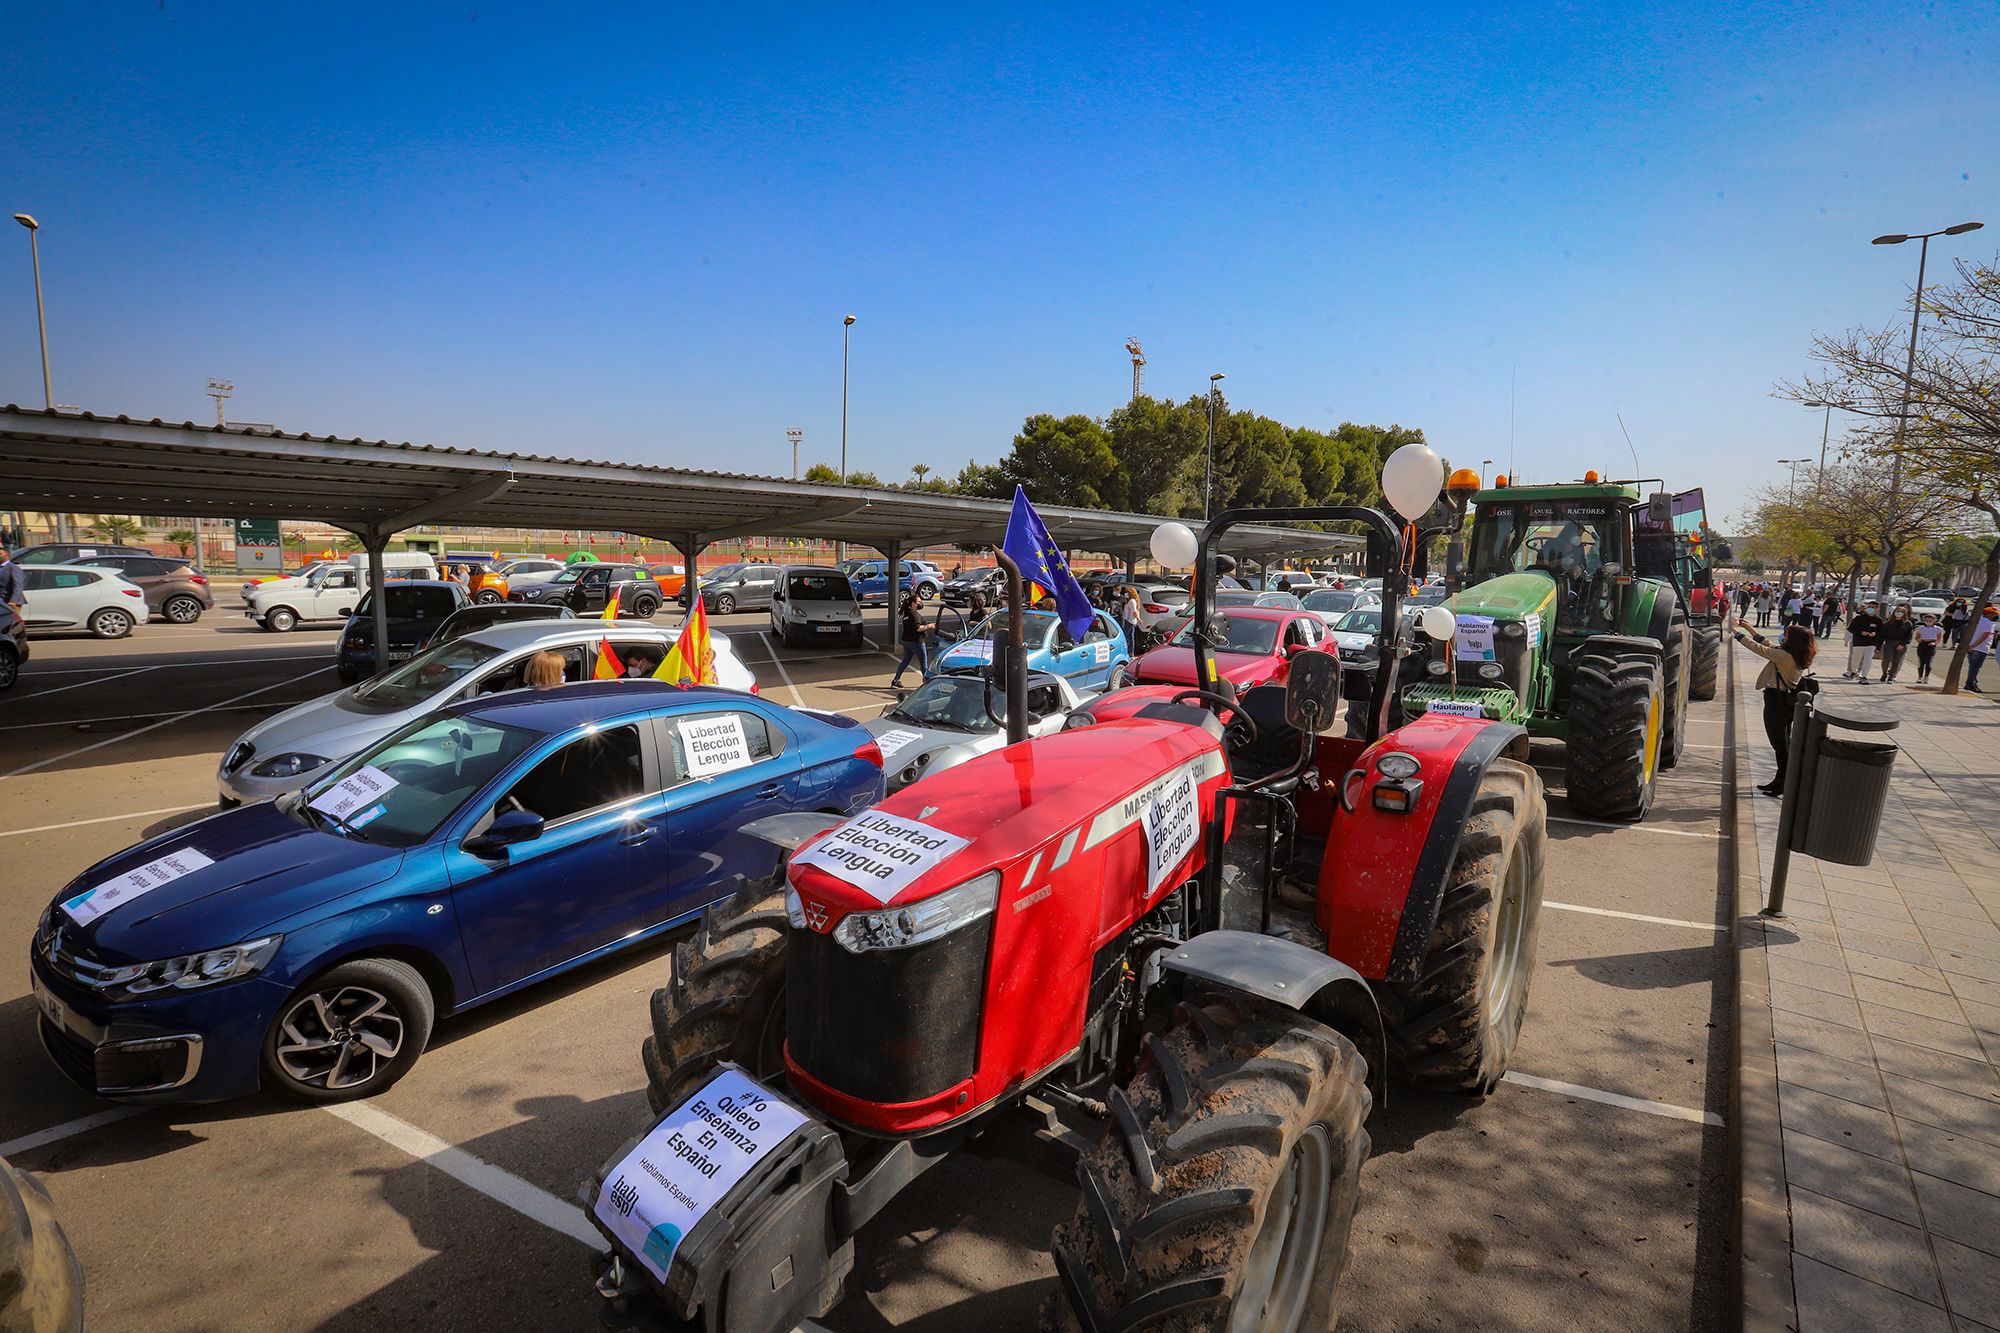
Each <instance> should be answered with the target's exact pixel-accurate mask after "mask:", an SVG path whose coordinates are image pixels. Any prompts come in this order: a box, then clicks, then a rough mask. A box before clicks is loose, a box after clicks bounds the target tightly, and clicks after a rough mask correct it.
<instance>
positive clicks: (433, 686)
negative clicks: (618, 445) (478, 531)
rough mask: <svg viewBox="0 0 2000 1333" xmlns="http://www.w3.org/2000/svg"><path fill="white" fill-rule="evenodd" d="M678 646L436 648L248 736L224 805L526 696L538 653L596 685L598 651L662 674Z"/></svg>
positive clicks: (557, 625) (603, 627) (576, 641)
mask: <svg viewBox="0 0 2000 1333" xmlns="http://www.w3.org/2000/svg"><path fill="white" fill-rule="evenodd" d="M677 637H678V630H667V629H663V628H660V627H658V626H654V625H646V624H640V623H630V624H628V623H626V622H624V621H614V622H612V623H611V624H603V623H593V622H591V621H577V620H531V621H524V622H518V623H515V624H511V625H495V626H493V627H492V628H490V629H484V630H480V631H479V632H478V633H476V634H467V635H465V636H464V637H462V638H457V639H453V640H452V641H451V642H449V643H442V644H438V645H437V646H436V647H433V648H428V649H425V650H424V651H423V652H421V653H419V654H417V655H416V656H415V657H413V658H411V659H410V660H409V661H407V662H404V663H402V664H400V665H399V666H397V667H396V668H395V669H394V670H393V671H391V672H389V673H388V674H387V675H384V676H377V677H376V678H375V679H373V680H370V681H368V682H366V683H364V684H361V685H357V686H355V687H354V688H353V689H349V690H340V691H338V692H336V693H334V694H329V695H326V696H325V697H323V698H319V699H314V700H313V701H312V702H311V703H304V704H300V705H299V706H298V707H296V708H291V709H287V710H286V711H285V712H282V713H280V714H278V715H277V716H276V717H272V718H266V719H265V720H264V721H262V722H259V723H258V724H257V725H256V726H254V727H252V728H250V730H248V731H246V732H244V733H243V734H242V735H241V736H239V737H238V738H237V739H236V742H235V744H233V745H231V746H230V747H229V748H228V749H227V750H225V751H223V755H222V763H221V765H220V767H218V768H217V769H216V773H215V781H216V785H217V786H218V787H219V788H220V794H221V803H222V805H223V806H224V807H228V806H233V805H241V804H243V803H244V802H246V801H264V800H269V799H271V798H272V797H274V796H282V795H284V794H285V793H286V792H292V791H297V790H299V789H300V788H302V787H304V786H306V785H307V784H308V783H310V782H311V781H312V780H313V779H314V778H316V777H317V776H319V774H320V773H321V771H322V770H324V769H326V768H327V767H328V766H329V765H332V764H335V763H338V762H339V761H340V760H342V759H345V758H346V757H347V756H349V755H351V754H354V753H356V752H357V751H360V750H364V749H366V748H368V747H369V746H370V745H373V744H374V743H375V742H376V741H378V740H381V739H382V738H383V737H384V736H387V735H388V734H389V733H390V732H392V731H395V730H396V729H397V728H399V727H401V726H403V725H404V724H406V723H408V722H411V721H414V720H415V719H417V718H419V717H422V716H424V715H425V714H427V713H430V712H433V711H435V710H437V709H439V708H442V707H444V706H445V705H446V704H451V703H457V702H459V701H460V700H463V699H469V698H471V697H472V696H474V695H478V694H496V693H498V692H500V691H501V690H513V689H519V688H521V673H522V670H523V668H525V667H526V666H527V664H528V659H529V658H530V657H533V656H534V655H535V654H536V653H539V652H553V653H558V654H560V655H561V656H562V658H563V677H564V679H565V680H571V681H577V680H589V679H591V676H592V672H593V669H594V668H595V665H596V660H597V645H598V643H599V642H600V641H604V642H608V643H609V644H610V645H611V649H612V651H613V652H614V653H617V654H619V655H620V657H621V658H622V659H625V660H627V661H628V663H629V662H630V661H631V660H632V651H631V650H634V649H639V650H642V652H641V654H640V656H641V658H643V659H649V660H650V663H651V664H652V665H658V664H659V663H660V662H661V661H663V660H665V658H666V655H667V650H668V649H669V648H671V647H672V646H673V643H674V640H675V639H676V638H677ZM709 640H710V642H711V644H712V645H713V647H714V649H715V670H716V676H717V677H718V679H719V681H720V683H721V684H723V685H726V686H729V687H730V688H732V689H739V690H751V691H754V690H755V689H756V688H757V684H756V678H755V677H754V676H752V675H751V674H750V672H749V670H748V669H747V668H746V667H745V666H744V665H743V663H742V662H741V661H740V660H739V659H738V658H737V656H736V653H735V651H734V650H733V649H732V648H731V647H730V646H729V640H728V639H727V638H725V637H724V636H722V635H720V634H715V633H711V634H710V635H709ZM641 674H649V673H646V672H642V673H641Z"/></svg>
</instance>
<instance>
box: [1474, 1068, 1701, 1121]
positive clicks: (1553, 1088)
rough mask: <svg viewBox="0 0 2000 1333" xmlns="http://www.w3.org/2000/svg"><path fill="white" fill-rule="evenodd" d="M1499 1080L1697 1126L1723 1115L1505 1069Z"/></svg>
mask: <svg viewBox="0 0 2000 1333" xmlns="http://www.w3.org/2000/svg"><path fill="white" fill-rule="evenodd" d="M1500 1081H1501V1082H1503V1083H1517V1084H1519V1085H1520V1086H1522V1087H1524V1088H1536V1089H1539V1090H1540V1091H1542V1092H1554V1093H1559V1094H1561V1095H1562V1096H1565V1097H1580V1098H1582V1099H1583V1100H1584V1101H1587V1102H1602V1103H1604V1104H1605V1105H1606V1106H1618V1107H1623V1108H1624V1109H1625V1110H1627V1111H1644V1112H1645V1113H1646V1114H1647V1115H1657V1116H1664V1117H1665V1118H1666V1119H1668V1120H1686V1121H1688V1122H1690V1123H1692V1124H1696V1125H1719V1124H1721V1123H1722V1117H1721V1116H1719V1115H1717V1114H1716V1113H1715V1112H1713V1111H1697V1110H1695V1109H1694V1108H1693V1107H1690V1106H1675V1105H1674V1104H1673V1103H1672V1102H1653V1101H1647V1100H1646V1099H1645V1098H1644V1097H1627V1096H1626V1095H1625V1094H1624V1093H1622V1092H1606V1091H1605V1090H1604V1089H1602V1088H1586V1087H1584V1086H1583V1085H1582V1084H1580V1083H1561V1082H1558V1081H1557V1080H1555V1079H1552V1078H1536V1077H1535V1076H1534V1075H1533V1074H1517V1073H1513V1072H1511V1071H1510V1072H1508V1073H1507V1074H1505V1075H1502V1077H1501V1080H1500Z"/></svg>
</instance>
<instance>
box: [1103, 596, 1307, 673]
mask: <svg viewBox="0 0 2000 1333" xmlns="http://www.w3.org/2000/svg"><path fill="white" fill-rule="evenodd" d="M1214 623H1215V628H1216V634H1215V643H1214V649H1215V669H1216V670H1217V671H1220V672H1221V673H1222V674H1223V675H1224V676H1225V677H1227V678H1228V680H1229V682H1230V683H1231V684H1232V685H1234V686H1235V687H1236V688H1237V690H1238V691H1242V690H1247V689H1249V688H1250V687H1251V686H1252V685H1283V684H1284V683H1285V680H1286V678H1287V677H1289V676H1290V675H1291V674H1292V658H1293V657H1294V656H1296V655H1297V654H1299V653H1331V654H1332V655H1333V656H1334V657H1336V658H1337V657H1339V656H1340V650H1339V649H1338V648H1337V647H1335V646H1334V642H1333V639H1332V638H1331V637H1330V636H1329V635H1328V634H1327V629H1326V624H1325V622H1324V621H1322V620H1321V619H1320V618H1319V617H1318V616H1316V615H1314V614H1313V613H1312V612H1310V611H1290V610H1285V609H1283V608H1280V607H1264V606H1239V607H1233V608H1231V609H1229V610H1227V611H1218V612H1216V613H1215V617H1214ZM1192 629H1193V626H1191V625H1190V626H1189V627H1188V628H1187V629H1183V630H1182V631H1181V632H1180V633H1179V634H1177V635H1175V636H1174V638H1173V640H1172V641H1171V642H1169V643H1165V644H1162V645H1161V646H1160V647H1158V648H1155V649H1153V650H1152V651H1151V652H1149V653H1147V654H1146V655H1145V656H1143V657H1141V658H1140V659H1139V660H1138V662H1137V663H1136V664H1135V666H1134V670H1133V673H1132V675H1133V678H1134V681H1135V682H1136V683H1137V684H1140V685H1187V686H1192V685H1194V684H1195V676H1194V649H1193V648H1192V647H1191V646H1189V644H1188V635H1189V633H1190V631H1191V630H1192Z"/></svg>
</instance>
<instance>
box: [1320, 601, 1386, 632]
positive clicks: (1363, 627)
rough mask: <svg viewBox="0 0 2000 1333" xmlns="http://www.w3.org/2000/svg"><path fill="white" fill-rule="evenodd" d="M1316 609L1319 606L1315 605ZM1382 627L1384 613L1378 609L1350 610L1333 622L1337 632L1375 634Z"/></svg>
mask: <svg viewBox="0 0 2000 1333" xmlns="http://www.w3.org/2000/svg"><path fill="white" fill-rule="evenodd" d="M1313 609H1314V610H1318V609H1319V608H1317V607H1314V608H1313ZM1381 628H1382V613H1381V611H1379V610H1376V611H1349V612H1348V613H1347V614H1346V615H1344V616H1342V617H1341V618H1340V619H1338V620H1336V621H1334V622H1333V629H1334V632H1335V633H1336V634H1374V633H1376V632H1378V631H1379V630H1380V629H1381Z"/></svg>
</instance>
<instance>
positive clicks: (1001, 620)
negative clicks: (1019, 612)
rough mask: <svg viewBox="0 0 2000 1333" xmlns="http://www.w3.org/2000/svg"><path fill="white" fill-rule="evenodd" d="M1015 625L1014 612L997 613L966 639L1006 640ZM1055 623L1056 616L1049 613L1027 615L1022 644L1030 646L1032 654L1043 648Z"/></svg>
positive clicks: (1023, 624)
mask: <svg viewBox="0 0 2000 1333" xmlns="http://www.w3.org/2000/svg"><path fill="white" fill-rule="evenodd" d="M1013 623H1014V618H1013V613H1012V612H1010V611H995V612H994V613H993V614H992V615H990V616H988V617H986V619H984V620H982V621H980V622H979V627H978V628H977V629H975V630H973V631H972V633H970V634H968V635H966V637H967V638H968V639H1004V638H1006V637H1007V630H1008V627H1009V626H1011V625H1012V624H1013ZM1055 623H1056V618H1055V616H1054V615H1053V614H1052V613H1050V612H1048V611H1030V612H1028V613H1027V616H1026V619H1024V620H1022V621H1021V638H1022V642H1024V643H1026V644H1027V645H1028V649H1029V651H1031V652H1032V651H1033V650H1035V649H1037V648H1039V647H1041V646H1042V644H1043V642H1044V641H1046V640H1047V639H1048V637H1049V626H1051V625H1053V624H1055Z"/></svg>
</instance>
